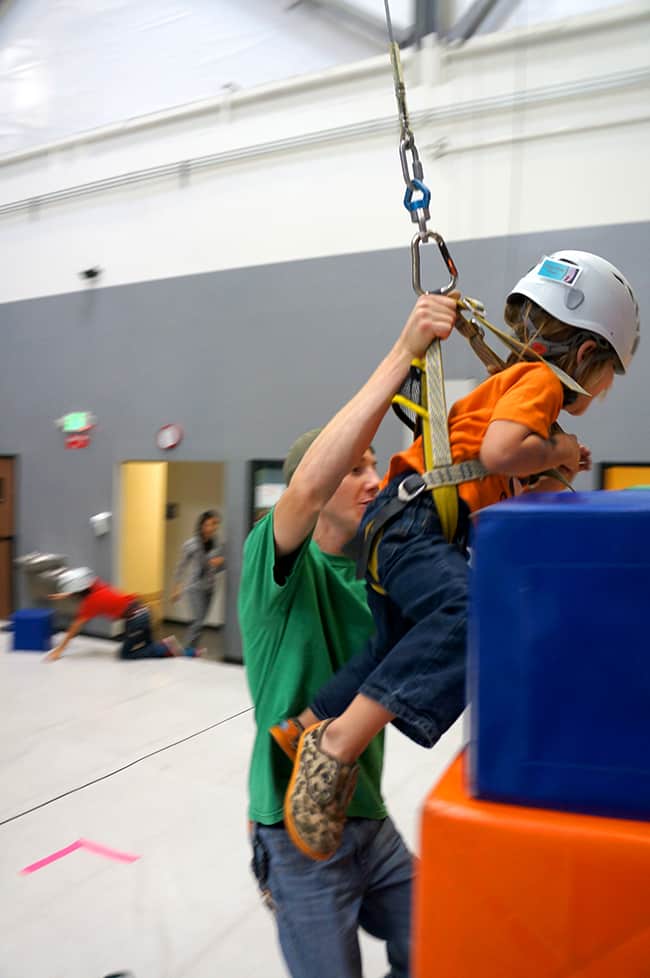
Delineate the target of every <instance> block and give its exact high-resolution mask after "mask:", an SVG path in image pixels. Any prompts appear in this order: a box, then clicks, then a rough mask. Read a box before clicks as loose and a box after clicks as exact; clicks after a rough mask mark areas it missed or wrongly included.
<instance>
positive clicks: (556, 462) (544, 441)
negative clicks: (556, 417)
mask: <svg viewBox="0 0 650 978" xmlns="http://www.w3.org/2000/svg"><path fill="white" fill-rule="evenodd" d="M479 458H480V460H481V462H482V463H483V465H484V466H485V467H486V469H488V470H489V471H490V472H493V473H495V474H497V473H503V474H504V475H516V476H528V475H535V474H536V473H537V472H544V471H545V470H546V469H556V468H557V469H559V468H562V467H564V468H567V469H569V471H570V472H572V473H573V474H575V473H576V472H578V471H579V469H580V458H581V455H580V445H579V443H578V439H577V438H576V437H575V435H567V434H565V433H564V432H562V433H561V434H555V435H552V436H551V437H550V438H542V437H541V436H540V435H536V434H533V432H531V431H530V430H529V429H528V428H526V427H525V425H522V424H519V423H518V422H516V421H493V422H492V423H491V424H490V425H489V426H488V429H487V431H486V432H485V436H484V438H483V443H482V445H481V451H480V453H479Z"/></svg>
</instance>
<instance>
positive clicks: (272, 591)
mask: <svg viewBox="0 0 650 978" xmlns="http://www.w3.org/2000/svg"><path fill="white" fill-rule="evenodd" d="M274 563H275V546H274V540H273V512H270V513H268V514H267V515H266V516H265V517H264V518H263V519H261V520H260V521H259V523H257V524H256V525H255V526H254V527H253V529H252V530H251V532H250V534H249V536H248V539H247V540H246V543H245V544H244V559H243V566H242V574H241V582H240V589H239V598H238V609H239V623H240V627H241V631H242V637H243V643H244V665H245V667H246V676H247V679H248V686H249V689H250V691H251V696H252V698H253V702H254V704H255V722H256V725H257V733H256V736H255V744H254V746H253V756H252V759H251V766H250V772H249V793H250V807H249V817H250V818H251V819H252V820H253V821H255V822H261V823H262V824H264V825H270V824H272V823H273V822H279V821H281V819H282V817H283V811H282V805H283V800H284V795H285V792H286V789H287V785H288V783H289V778H290V775H291V763H290V761H289V759H288V758H287V757H286V756H285V754H284V753H283V752H282V751H281V750H280V748H279V747H278V746H277V744H276V743H275V741H274V740H273V739H272V737H271V736H270V734H269V732H268V731H269V727H271V726H273V724H275V723H278V721H279V720H283V719H284V718H285V717H289V716H295V715H296V714H297V713H299V712H300V711H301V710H302V709H304V707H306V706H308V705H309V703H310V702H311V700H312V698H313V696H314V694H315V693H316V691H317V690H318V689H319V688H320V686H322V685H323V683H325V682H326V681H327V680H328V679H329V678H330V676H331V675H332V674H333V673H334V672H335V671H336V670H337V669H339V668H340V666H342V665H343V663H344V662H346V661H347V660H348V659H349V658H350V657H351V656H352V655H354V653H355V652H358V651H359V650H360V649H361V648H362V646H363V645H364V644H365V642H366V640H367V639H368V638H369V636H370V635H371V634H372V631H373V627H374V626H373V621H372V615H371V614H370V611H369V609H368V605H367V603H366V592H365V585H364V583H363V582H362V581H358V580H356V577H355V566H354V563H353V561H352V560H350V559H349V558H348V557H342V556H332V555H330V554H325V553H323V552H322V551H321V550H320V549H319V548H318V547H317V546H316V544H315V543H314V542H313V541H312V540H311V538H310V539H308V540H306V541H305V542H304V544H303V545H302V547H301V548H300V550H299V552H298V554H297V556H296V559H295V562H294V563H293V566H292V569H291V571H290V573H289V575H288V577H287V579H286V581H285V582H284V583H283V584H282V585H279V584H277V583H276V581H275V578H274V576H273V567H274ZM383 759H384V740H383V733H382V734H380V735H379V736H378V737H376V738H375V739H374V740H373V741H372V743H371V744H370V746H369V747H368V748H367V749H366V750H365V751H364V753H363V755H362V756H361V758H360V768H361V770H360V772H359V782H358V785H357V789H356V791H355V794H354V798H353V799H352V803H351V804H350V807H349V809H348V814H349V815H351V816H357V817H363V818H384V817H385V815H386V809H385V806H384V803H383V800H382V797H381V773H382V766H383Z"/></svg>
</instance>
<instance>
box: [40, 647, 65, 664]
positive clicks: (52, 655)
mask: <svg viewBox="0 0 650 978" xmlns="http://www.w3.org/2000/svg"><path fill="white" fill-rule="evenodd" d="M62 655H63V649H60V648H59V647H58V646H57V647H56V648H55V649H52V651H51V652H48V653H47V655H46V656H44V658H43V662H56V660H57V659H60V658H61V656H62Z"/></svg>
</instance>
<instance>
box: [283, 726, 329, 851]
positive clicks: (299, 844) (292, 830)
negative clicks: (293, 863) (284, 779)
mask: <svg viewBox="0 0 650 978" xmlns="http://www.w3.org/2000/svg"><path fill="white" fill-rule="evenodd" d="M324 722H325V721H324V720H319V721H318V723H313V724H312V725H311V727H307V728H306V729H305V730H303V732H302V733H301V735H300V740H299V741H298V750H297V751H296V759H295V761H294V765H293V771H292V772H291V780H290V781H289V787H288V788H287V793H286V795H285V796H284V827H285V829H286V830H287V832H288V833H289V838H290V839H291V841H292V842H293V844H294V846H295V847H296V849H299V850H300V852H301V853H302V854H303V856H307V857H308V858H309V859H314V860H315V861H316V862H325V860H327V859H330V858H331V857H332V856H333V855H334V853H335V852H336V850H334V852H329V853H328V854H327V855H323V853H320V852H318V853H316V852H314V851H313V850H312V849H310V848H309V846H308V845H306V843H304V842H303V841H302V839H301V837H300V835H299V834H298V831H297V829H296V826H295V823H294V821H293V817H292V815H291V806H290V804H289V797H290V795H291V794H293V789H294V786H295V783H296V777H297V775H298V770H299V768H300V759H301V757H302V749H303V745H304V741H305V734H308V733H309V731H310V730H314V729H315V728H316V727H320V725H321V724H322V723H324Z"/></svg>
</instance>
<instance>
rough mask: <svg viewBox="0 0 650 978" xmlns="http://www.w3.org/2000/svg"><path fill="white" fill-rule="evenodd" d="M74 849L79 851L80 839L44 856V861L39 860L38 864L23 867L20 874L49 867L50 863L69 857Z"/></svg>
mask: <svg viewBox="0 0 650 978" xmlns="http://www.w3.org/2000/svg"><path fill="white" fill-rule="evenodd" d="M76 849H81V839H77V841H76V842H73V843H72V844H71V845H69V846H66V847H65V849H59V850H58V851H57V852H53V853H52V855H51V856H45V858H44V859H39V860H38V862H35V863H32V864H31V865H30V866H25V868H24V869H21V871H20V872H21V873H23V874H24V875H26V874H27V873H35V872H36V870H37V869H42V868H43V866H49V865H50V863H55V862H56V861H57V859H63V857H64V856H67V855H69V853H71V852H74V851H75V850H76Z"/></svg>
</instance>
